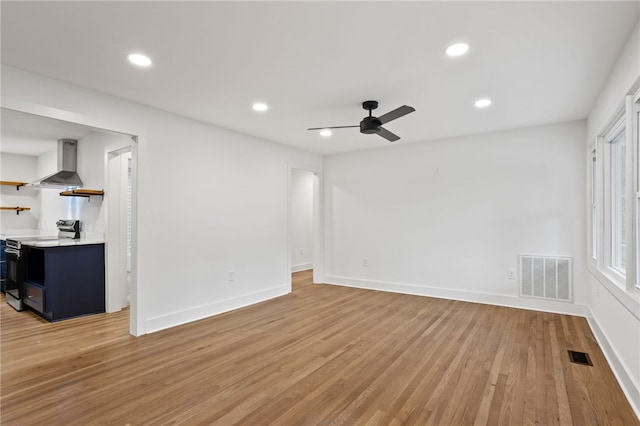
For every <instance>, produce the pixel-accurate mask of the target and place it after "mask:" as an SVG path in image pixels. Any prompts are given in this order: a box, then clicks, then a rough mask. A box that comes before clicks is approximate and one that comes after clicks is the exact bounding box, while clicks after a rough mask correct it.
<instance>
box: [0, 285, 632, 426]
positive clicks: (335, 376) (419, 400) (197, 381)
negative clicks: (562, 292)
mask: <svg viewBox="0 0 640 426" xmlns="http://www.w3.org/2000/svg"><path fill="white" fill-rule="evenodd" d="M0 311H1V312H0V313H1V320H2V324H1V325H2V330H1V333H2V336H1V343H2V348H1V355H2V368H1V373H2V376H1V380H2V383H1V391H2V395H1V415H2V418H1V423H2V425H20V426H22V425H36V424H37V425H43V424H46V425H164V424H185V425H201V424H217V425H232V424H241V425H271V424H273V425H290V424H300V425H339V424H344V425H353V424H367V425H376V424H377V425H396V424H417V425H425V424H439V425H465V424H479V425H485V424H487V425H498V424H503V425H522V424H532V425H533V424H540V425H544V424H548V425H551V424H567V425H568V424H575V425H580V426H582V425H606V424H612V425H616V424H617V425H637V424H639V423H638V421H637V419H636V418H635V416H634V414H633V412H632V410H631V408H630V406H629V405H628V403H627V401H626V400H625V398H624V396H623V394H622V391H621V390H620V388H619V386H618V384H617V382H616V381H615V379H614V377H613V375H612V373H611V371H610V369H609V367H608V366H607V363H606V361H605V359H604V357H603V355H602V353H601V352H600V350H599V349H598V346H597V345H596V343H595V341H594V338H593V336H592V334H591V332H590V330H589V327H588V325H587V323H586V321H585V320H584V319H583V318H577V317H571V316H566V315H554V314H547V313H540V312H533V311H525V310H518V309H510V308H503V307H496V306H488V305H481V304H472V303H463V302H456V301H450V300H439V299H431V298H426V297H419V296H408V295H401V294H392V293H382V292H376V291H367V290H360V289H353V288H344V287H337V286H329V285H313V284H311V278H310V273H309V272H301V273H297V274H294V291H293V293H292V294H290V295H287V296H284V297H280V298H277V299H274V300H271V301H267V302H264V303H261V304H258V305H254V306H252V307H248V308H245V309H242V310H239V311H235V312H231V313H227V314H224V315H219V316H217V317H214V318H209V319H205V320H202V321H198V322H196V323H191V324H187V325H184V326H180V327H176V328H173V329H170V330H165V331H161V332H158V333H154V334H151V335H147V336H142V337H140V338H137V339H136V338H134V337H130V336H129V335H128V334H127V326H128V319H127V315H128V314H127V313H126V312H124V313H119V314H111V315H96V316H92V317H88V318H81V319H76V320H69V321H63V322H59V323H53V324H50V323H47V322H44V321H42V320H39V319H38V318H37V317H36V316H34V315H32V314H30V313H18V312H15V311H14V310H12V309H11V308H10V307H9V306H8V305H7V304H6V303H4V299H3V300H2V303H1V307H0ZM568 349H573V350H579V351H584V352H588V353H589V354H590V355H591V358H592V361H593V363H594V366H593V367H587V366H582V365H576V364H572V363H570V362H569V358H568V355H567V350H568Z"/></svg>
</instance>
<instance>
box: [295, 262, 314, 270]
mask: <svg viewBox="0 0 640 426" xmlns="http://www.w3.org/2000/svg"><path fill="white" fill-rule="evenodd" d="M309 269H313V263H301V264H299V265H293V266H291V272H300V271H308V270H309Z"/></svg>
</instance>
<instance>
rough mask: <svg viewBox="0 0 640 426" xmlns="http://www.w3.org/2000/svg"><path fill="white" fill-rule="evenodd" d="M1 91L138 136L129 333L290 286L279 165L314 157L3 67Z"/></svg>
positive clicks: (298, 164) (315, 165) (299, 164)
mask: <svg viewBox="0 0 640 426" xmlns="http://www.w3.org/2000/svg"><path fill="white" fill-rule="evenodd" d="M2 92H3V93H2V95H3V99H9V100H10V102H13V104H28V105H33V104H36V105H42V106H44V107H47V108H43V110H45V109H46V110H47V111H48V110H49V109H48V108H55V109H56V113H58V114H59V111H60V110H63V111H64V112H65V114H64V115H65V116H68V117H74V116H79V117H81V118H82V120H83V122H85V124H86V122H89V121H92V122H95V123H97V124H100V123H110V126H109V127H110V128H112V129H115V130H121V131H128V129H132V130H131V132H130V133H133V134H137V135H139V136H140V141H139V144H138V146H137V158H138V163H137V185H138V197H137V218H136V221H137V225H138V227H137V252H138V258H137V265H136V266H137V276H136V277H135V280H136V281H137V284H138V294H137V297H138V299H139V303H138V304H139V305H140V306H139V308H140V309H139V312H140V313H141V315H142V316H143V320H142V324H140V328H141V329H142V330H139V331H138V332H142V333H144V332H145V331H147V332H148V331H154V330H158V329H161V328H166V327H171V326H174V325H177V324H180V323H184V322H188V321H192V320H196V319H199V318H202V317H205V316H208V315H213V314H216V313H219V312H223V311H226V310H230V309H234V308H236V307H239V306H244V305H247V304H250V303H255V302H258V301H261V300H265V299H267V298H270V297H275V296H279V295H282V294H285V293H287V292H289V291H290V267H289V265H290V257H289V255H290V254H289V250H288V247H287V240H288V233H289V230H288V223H287V217H288V215H287V210H288V208H289V207H288V200H287V197H288V188H287V186H288V184H287V182H288V179H289V173H290V171H289V167H294V168H301V169H305V170H311V171H314V172H321V169H322V159H321V157H319V156H317V155H313V154H308V153H304V152H302V151H298V150H295V149H291V148H288V147H284V146H282V145H278V144H274V143H270V142H266V141H263V140H260V139H257V138H253V137H250V136H246V135H241V134H238V133H235V132H232V131H228V130H224V129H221V128H217V127H214V126H210V125H207V124H203V123H199V122H196V121H192V120H189V119H185V118H182V117H178V116H176V115H173V114H170V113H166V112H162V111H159V110H155V109H152V108H148V107H145V106H142V105H138V104H135V103H132V102H129V101H125V100H122V99H118V98H115V97H110V96H107V95H104V94H100V93H97V92H94V91H91V90H85V89H82V88H79V87H76V86H73V85H69V84H66V83H63V82H59V81H55V80H52V79H48V78H45V77H42V76H38V75H35V74H31V73H28V72H23V71H21V70H17V69H15V68H12V67H7V66H3V67H2ZM247 114H251V112H250V111H248V112H247ZM113 123H115V124H116V126H117V127H115V128H114V127H113V126H112V125H111V124H113ZM98 127H100V126H98ZM230 270H233V271H234V272H235V281H233V282H229V281H227V276H228V275H227V273H228V271H230Z"/></svg>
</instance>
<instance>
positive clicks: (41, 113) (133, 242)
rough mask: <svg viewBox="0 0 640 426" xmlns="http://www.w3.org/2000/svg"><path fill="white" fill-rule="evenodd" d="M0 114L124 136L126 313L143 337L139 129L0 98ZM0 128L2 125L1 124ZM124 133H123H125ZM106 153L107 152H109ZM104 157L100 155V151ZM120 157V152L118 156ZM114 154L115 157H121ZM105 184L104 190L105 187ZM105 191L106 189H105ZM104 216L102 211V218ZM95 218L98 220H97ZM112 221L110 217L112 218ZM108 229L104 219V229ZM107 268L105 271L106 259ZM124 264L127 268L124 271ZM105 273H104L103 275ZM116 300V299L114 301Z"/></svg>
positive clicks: (133, 331)
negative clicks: (127, 169)
mask: <svg viewBox="0 0 640 426" xmlns="http://www.w3.org/2000/svg"><path fill="white" fill-rule="evenodd" d="M1 110H2V111H3V112H5V111H9V112H12V113H18V114H22V115H24V116H30V117H35V118H37V119H42V120H47V121H49V122H51V123H58V124H53V125H52V127H53V128H54V129H56V128H58V127H59V126H60V125H62V124H64V126H66V127H65V128H69V127H70V128H78V129H82V128H86V129H89V130H91V131H92V132H93V131H96V132H100V133H109V134H114V135H120V136H123V135H124V136H127V140H128V143H127V144H126V145H128V149H129V151H128V152H130V156H131V179H130V181H131V192H130V194H131V200H130V201H131V203H130V221H129V231H128V239H129V241H130V243H129V247H130V261H129V262H127V261H126V260H125V262H124V263H125V270H126V269H128V270H129V271H130V273H129V274H128V275H129V277H130V287H129V289H130V303H129V306H130V310H129V333H130V334H131V335H133V336H140V335H142V334H145V332H146V329H145V321H144V314H143V309H142V300H140V298H139V297H138V295H139V293H140V289H139V284H138V282H137V221H136V209H137V195H136V194H137V164H138V144H139V143H140V140H144V139H145V138H144V136H133V135H141V134H144V132H143V131H141V129H137V128H130V125H129V124H123V123H119V122H112V121H108V122H105V121H103V120H98V119H95V118H93V117H90V116H83V115H81V114H77V113H72V112H69V111H65V110H60V109H56V108H51V107H47V106H42V105H38V104H31V103H28V102H22V101H14V100H11V99H5V98H3V106H2V108H1ZM3 124H4V123H3ZM125 129H127V130H125ZM123 145H125V144H121V146H119V147H116V148H113V149H111V151H117V150H118V149H122V148H126V147H125V146H123ZM111 151H109V152H111ZM103 153H104V151H103ZM122 153H124V152H122ZM122 153H118V154H122ZM107 158H108V157H107V156H105V160H104V161H105V163H104V165H105V170H104V175H103V176H104V177H105V179H106V177H107V174H108V167H107V164H108V159H107ZM107 182H108V181H107V180H105V182H104V183H105V187H106V184H107ZM105 189H106V188H105ZM108 194H109V193H108V192H107V193H106V194H105V197H104V202H106V203H108V198H109V196H108ZM107 214H108V213H106V211H105V216H107ZM98 217H99V216H98ZM112 217H113V215H112ZM106 227H107V228H108V219H107V226H106ZM104 236H105V241H106V244H107V247H108V245H109V243H110V241H109V236H108V232H107V231H106V229H105V232H104ZM105 260H106V261H107V268H108V262H109V260H108V259H105ZM127 263H128V266H129V267H128V268H127ZM107 273H108V272H107ZM106 284H107V290H106V294H105V296H107V297H109V296H108V293H109V291H110V289H109V281H108V277H107V283H106ZM125 294H126V293H125ZM116 300H117V299H116Z"/></svg>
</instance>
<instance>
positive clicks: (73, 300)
mask: <svg viewBox="0 0 640 426" xmlns="http://www.w3.org/2000/svg"><path fill="white" fill-rule="evenodd" d="M1 113H2V117H1V118H2V139H1V143H0V160H1V161H0V261H1V268H0V280H1V281H0V283H1V290H2V293H3V296H2V299H0V300H2V302H3V303H4V302H6V303H7V304H8V305H10V306H11V307H12V308H13V309H14V310H15V311H16V312H18V313H19V314H20V315H31V316H33V318H34V320H35V321H38V320H42V319H44V320H46V321H49V322H54V321H62V320H67V319H71V318H76V317H81V316H86V315H94V314H99V313H104V312H117V311H120V310H121V309H124V308H126V307H127V306H128V293H129V285H130V279H129V273H130V260H129V259H130V253H131V243H130V242H131V235H130V234H131V230H130V222H131V201H130V200H131V191H132V189H131V152H130V146H131V143H132V140H131V138H130V137H129V136H128V135H122V134H116V133H113V132H108V131H102V130H99V129H95V128H91V127H88V126H82V125H78V124H74V123H68V122H63V121H59V120H55V119H51V118H45V117H40V116H35V115H30V114H25V113H22V112H17V111H11V110H7V109H4V108H3V109H2V111H1ZM127 147H129V149H127ZM110 193H111V194H112V195H113V197H112V199H111V200H109V198H108V197H109V194H110ZM109 208H111V209H115V210H112V211H111V213H112V214H111V216H112V217H113V219H112V222H113V224H112V226H111V229H109V226H108V217H109V213H110V211H109ZM113 213H115V214H113ZM109 236H111V241H112V242H113V245H112V247H111V248H112V251H111V254H110V255H109V253H108V250H107V247H108V244H106V243H107V241H108V240H109V238H108V237H109ZM109 267H111V269H109ZM108 276H109V280H107V277H108Z"/></svg>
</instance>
